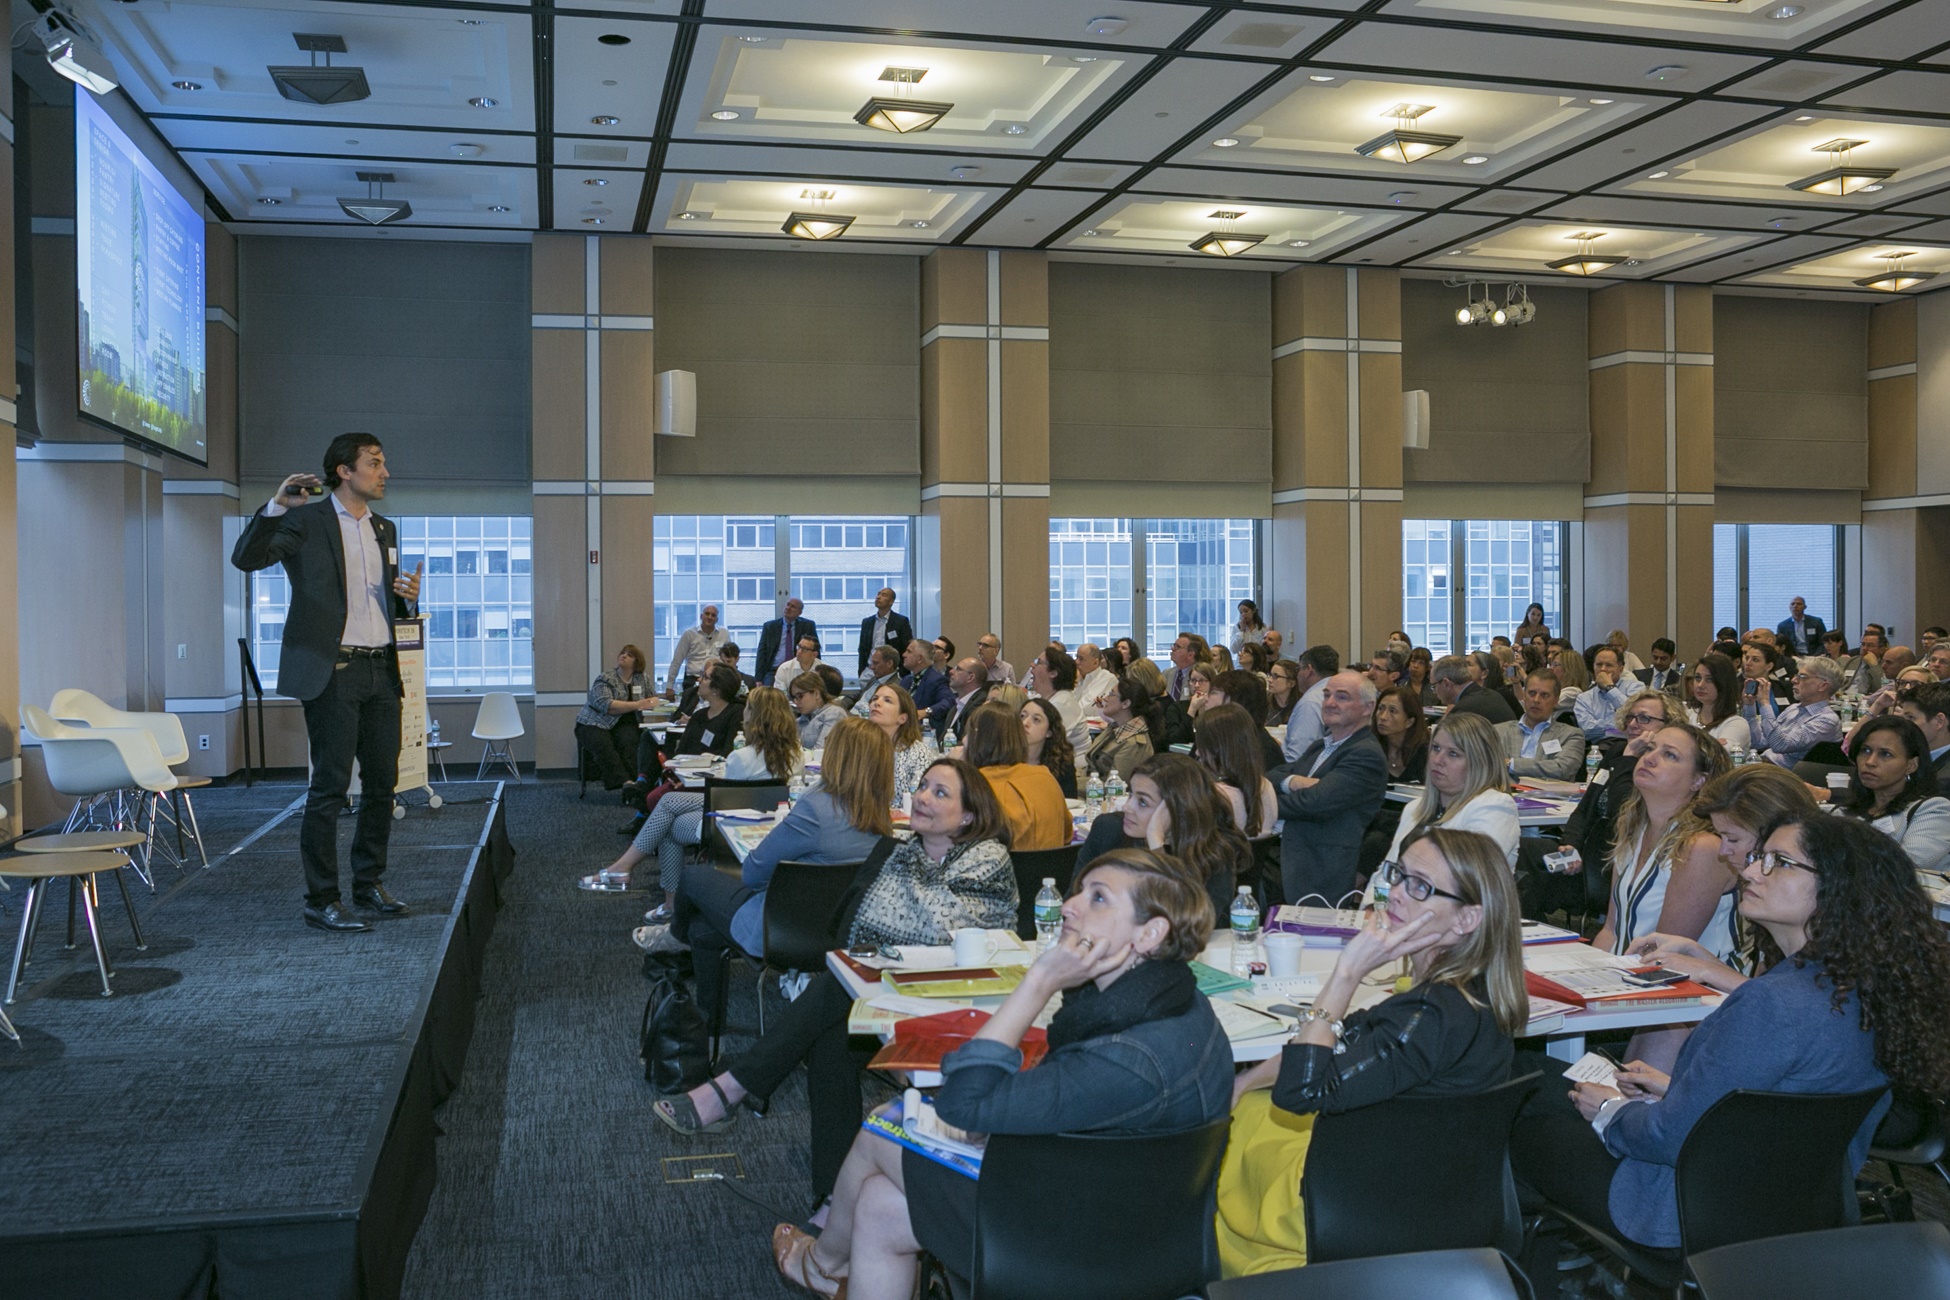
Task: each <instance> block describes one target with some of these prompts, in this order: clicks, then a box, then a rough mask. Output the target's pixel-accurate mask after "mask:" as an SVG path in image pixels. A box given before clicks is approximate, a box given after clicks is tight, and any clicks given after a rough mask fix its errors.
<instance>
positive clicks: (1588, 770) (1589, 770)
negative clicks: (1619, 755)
mask: <svg viewBox="0 0 1950 1300" xmlns="http://www.w3.org/2000/svg"><path fill="white" fill-rule="evenodd" d="M1603 759H1604V755H1602V754H1600V753H1599V752H1598V747H1597V746H1596V745H1593V746H1592V747H1591V748H1589V749H1587V750H1585V751H1584V779H1585V780H1586V781H1590V780H1591V778H1592V777H1594V776H1596V775H1598V764H1599V763H1600V762H1602V761H1603Z"/></svg>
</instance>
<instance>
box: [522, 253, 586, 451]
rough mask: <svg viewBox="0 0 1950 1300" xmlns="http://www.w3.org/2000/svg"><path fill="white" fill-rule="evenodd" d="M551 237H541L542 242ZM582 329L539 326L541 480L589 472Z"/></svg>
mask: <svg viewBox="0 0 1950 1300" xmlns="http://www.w3.org/2000/svg"><path fill="white" fill-rule="evenodd" d="M544 238H547V237H546V236H537V237H536V239H537V243H538V245H539V242H540V240H542V239H544ZM584 337H585V336H584V334H583V331H581V330H535V331H534V332H533V334H532V335H531V338H532V339H533V343H532V347H533V360H532V361H531V363H530V364H531V365H532V367H533V379H532V385H531V386H532V391H533V393H534V435H533V436H534V442H533V445H532V447H531V452H530V455H531V460H530V463H531V465H532V466H533V471H532V472H533V473H534V475H535V477H536V478H538V479H579V478H585V477H587V475H588V451H587V447H586V445H585V435H586V431H587V429H588V418H587V416H588V407H589V400H588V394H587V392H586V390H585V387H584V375H585V373H586V370H587V365H586V353H585V352H584V350H583V339H584Z"/></svg>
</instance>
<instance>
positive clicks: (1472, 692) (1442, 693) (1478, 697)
mask: <svg viewBox="0 0 1950 1300" xmlns="http://www.w3.org/2000/svg"><path fill="white" fill-rule="evenodd" d="M1429 685H1431V686H1433V687H1434V688H1435V697H1436V698H1437V699H1438V700H1441V701H1442V703H1443V705H1444V706H1445V707H1446V708H1448V709H1450V710H1451V711H1453V712H1456V713H1476V714H1481V715H1482V717H1483V718H1484V720H1486V721H1487V722H1489V724H1490V725H1491V726H1495V725H1496V724H1497V723H1499V722H1515V721H1516V720H1517V714H1516V710H1514V709H1512V708H1511V707H1510V705H1509V702H1508V701H1506V700H1505V699H1504V698H1503V697H1502V696H1501V695H1498V694H1497V693H1496V692H1495V691H1492V690H1490V689H1488V688H1487V687H1484V686H1479V685H1477V684H1476V682H1475V681H1474V680H1472V679H1471V677H1470V675H1469V661H1468V660H1467V659H1465V658H1463V657H1462V656H1461V655H1444V656H1442V658H1440V659H1438V660H1436V661H1435V664H1434V665H1433V666H1432V667H1431V668H1430V669H1429Z"/></svg>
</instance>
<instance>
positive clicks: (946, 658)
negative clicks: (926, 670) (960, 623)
mask: <svg viewBox="0 0 1950 1300" xmlns="http://www.w3.org/2000/svg"><path fill="white" fill-rule="evenodd" d="M957 662H958V661H957V660H956V658H955V643H954V641H953V640H951V639H950V638H948V637H945V636H938V637H936V638H935V639H934V667H935V671H936V672H938V673H940V674H941V675H942V676H944V677H945V676H947V675H948V670H949V669H950V668H951V667H953V666H954V665H955V664H956V663H957Z"/></svg>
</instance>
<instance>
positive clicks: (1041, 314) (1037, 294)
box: [984, 253, 1049, 326]
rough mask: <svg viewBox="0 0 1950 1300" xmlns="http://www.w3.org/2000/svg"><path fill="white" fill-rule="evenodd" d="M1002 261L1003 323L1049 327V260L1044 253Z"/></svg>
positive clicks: (1012, 255)
mask: <svg viewBox="0 0 1950 1300" xmlns="http://www.w3.org/2000/svg"><path fill="white" fill-rule="evenodd" d="M1000 261H1001V280H1002V286H1001V287H1002V323H1003V324H1004V325H1027V326H1047V325H1048V324H1049V256H1048V255H1047V254H1045V253H1004V254H1002V257H1001V259H1000ZM984 307H985V308H986V303H985V304H984Z"/></svg>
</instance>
